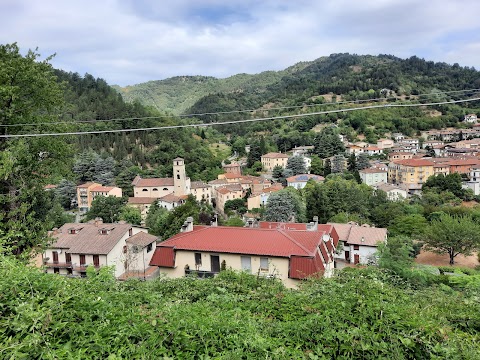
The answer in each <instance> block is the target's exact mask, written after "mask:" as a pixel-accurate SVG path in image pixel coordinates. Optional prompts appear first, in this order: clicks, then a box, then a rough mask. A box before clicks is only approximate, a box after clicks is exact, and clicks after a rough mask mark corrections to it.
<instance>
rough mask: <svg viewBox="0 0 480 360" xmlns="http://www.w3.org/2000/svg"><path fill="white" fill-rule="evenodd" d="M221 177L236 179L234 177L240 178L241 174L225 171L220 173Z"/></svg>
mask: <svg viewBox="0 0 480 360" xmlns="http://www.w3.org/2000/svg"><path fill="white" fill-rule="evenodd" d="M222 175H223V177H225V179H236V178H240V179H241V178H242V175H240V174H234V173H225V174H222Z"/></svg>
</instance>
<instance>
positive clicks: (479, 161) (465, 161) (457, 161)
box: [447, 159, 480, 166]
mask: <svg viewBox="0 0 480 360" xmlns="http://www.w3.org/2000/svg"><path fill="white" fill-rule="evenodd" d="M447 164H448V165H450V166H468V165H479V164H480V159H452V160H450V161H448V162H447Z"/></svg>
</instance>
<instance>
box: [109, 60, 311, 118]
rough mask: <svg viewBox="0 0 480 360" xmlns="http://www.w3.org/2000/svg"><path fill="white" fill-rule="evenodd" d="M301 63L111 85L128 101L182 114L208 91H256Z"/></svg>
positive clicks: (297, 68)
mask: <svg viewBox="0 0 480 360" xmlns="http://www.w3.org/2000/svg"><path fill="white" fill-rule="evenodd" d="M304 66H305V65H304V64H299V65H298V66H295V67H292V68H289V69H286V70H284V71H278V72H276V71H265V72H262V73H260V74H256V75H250V74H237V75H234V76H231V77H228V78H225V79H217V78H214V77H210V76H177V77H173V78H169V79H165V80H157V81H149V82H146V83H142V84H138V85H133V86H126V87H123V88H122V87H119V86H114V88H115V89H116V90H117V91H119V92H120V93H121V94H122V96H123V98H124V99H125V100H126V101H128V102H134V101H140V102H141V103H142V104H145V105H148V106H152V107H154V108H156V109H158V110H160V111H164V112H168V113H172V114H177V115H178V114H182V113H185V111H187V110H188V109H190V108H191V107H192V106H193V105H194V104H195V103H196V102H197V101H198V100H199V99H202V98H203V97H205V96H207V95H209V94H211V93H217V92H221V93H226V94H239V93H243V92H247V93H250V92H253V93H255V92H257V91H263V89H264V88H265V87H266V86H268V85H271V84H274V83H276V82H278V81H279V80H280V79H281V78H282V76H284V75H286V74H288V73H291V72H296V71H298V70H299V69H301V68H303V67H304Z"/></svg>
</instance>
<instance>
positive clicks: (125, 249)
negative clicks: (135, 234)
mask: <svg viewBox="0 0 480 360" xmlns="http://www.w3.org/2000/svg"><path fill="white" fill-rule="evenodd" d="M123 253H124V254H126V253H127V245H123Z"/></svg>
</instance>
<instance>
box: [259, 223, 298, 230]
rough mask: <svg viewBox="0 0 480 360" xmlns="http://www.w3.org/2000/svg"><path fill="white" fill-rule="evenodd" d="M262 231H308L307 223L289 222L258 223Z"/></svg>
mask: <svg viewBox="0 0 480 360" xmlns="http://www.w3.org/2000/svg"><path fill="white" fill-rule="evenodd" d="M258 225H259V227H260V229H274V230H307V224H305V223H289V222H274V221H260V222H259V223H258Z"/></svg>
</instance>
